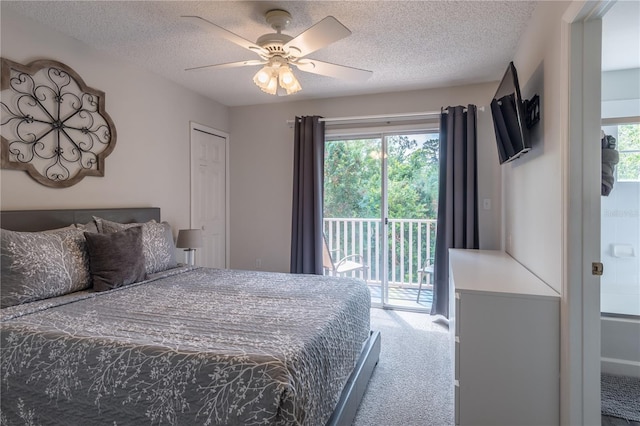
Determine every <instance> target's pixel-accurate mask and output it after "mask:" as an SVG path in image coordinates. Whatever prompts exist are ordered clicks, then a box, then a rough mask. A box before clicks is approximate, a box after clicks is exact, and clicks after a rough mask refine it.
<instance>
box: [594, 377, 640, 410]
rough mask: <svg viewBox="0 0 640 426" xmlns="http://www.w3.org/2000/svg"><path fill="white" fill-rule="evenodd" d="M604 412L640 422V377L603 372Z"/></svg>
mask: <svg viewBox="0 0 640 426" xmlns="http://www.w3.org/2000/svg"><path fill="white" fill-rule="evenodd" d="M601 385H602V390H601V392H602V405H601V407H602V414H604V415H607V416H613V417H618V418H621V419H625V420H632V421H636V422H640V379H639V378H637V377H624V376H613V375H610V374H602V380H601Z"/></svg>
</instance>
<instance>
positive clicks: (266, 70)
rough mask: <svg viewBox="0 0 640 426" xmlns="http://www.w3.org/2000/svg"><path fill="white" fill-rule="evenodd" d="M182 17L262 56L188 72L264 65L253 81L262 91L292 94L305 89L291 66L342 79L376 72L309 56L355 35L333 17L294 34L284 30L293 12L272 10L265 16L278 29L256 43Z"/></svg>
mask: <svg viewBox="0 0 640 426" xmlns="http://www.w3.org/2000/svg"><path fill="white" fill-rule="evenodd" d="M182 17H183V18H187V19H189V20H190V21H191V22H193V23H195V24H197V25H199V26H200V27H202V28H204V29H205V30H207V31H209V32H211V33H213V34H216V35H218V36H221V37H224V38H226V39H227V40H229V41H231V42H233V43H235V44H237V45H238V46H241V47H244V48H245V49H248V50H250V51H252V52H254V53H256V54H257V55H258V56H259V57H260V59H255V60H248V61H240V62H229V63H225V64H214V65H203V66H198V67H193V68H187V69H186V71H194V70H203V69H210V68H233V67H245V66H259V65H262V69H260V71H258V72H257V73H256V75H255V76H254V77H253V81H254V83H255V84H256V85H257V86H258V87H259V88H260V89H262V91H264V92H266V93H269V94H271V95H275V94H278V95H284V94H285V92H286V94H287V95H290V94H292V93H295V92H298V91H299V90H301V89H302V87H301V86H300V83H299V82H298V80H297V79H296V77H295V75H294V74H293V72H292V71H291V68H290V66H291V65H293V66H295V67H297V68H298V69H299V70H301V71H305V72H309V73H313V74H320V75H325V76H329V77H335V78H341V79H352V80H365V79H367V78H369V76H371V74H373V72H371V71H367V70H363V69H359V68H352V67H347V66H344V65H336V64H332V63H329V62H323V61H318V60H316V59H310V58H306V56H307V55H309V54H311V53H313V52H315V51H316V50H318V49H322V48H323V47H325V46H328V45H329V44H331V43H333V42H336V41H338V40H340V39H343V38H345V37H347V36H349V35H351V31H349V29H348V28H347V27H345V26H344V25H342V23H340V21H338V20H337V19H336V18H334V17H333V16H327V17H326V18H324V19H323V20H321V21H320V22H318V23H317V24H315V25H313V26H312V27H310V28H308V29H307V30H305V31H304V32H303V33H302V34H300V35H298V36H296V37H291V36H289V35H287V34H283V33H282V30H284V29H285V28H286V27H287V25H288V24H289V23H290V22H291V15H290V14H289V12H287V11H286V10H281V9H274V10H269V11H268V12H267V13H266V14H265V19H266V21H267V23H268V24H269V25H271V28H273V29H274V30H275V31H276V32H275V33H269V34H264V35H262V36H260V37H259V38H258V40H256V42H255V43H254V42H252V41H249V40H247V39H244V38H242V37H240V36H239V35H237V34H234V33H232V32H231V31H228V30H226V29H224V28H222V27H220V26H218V25H216V24H214V23H213V22H211V21H208V20H206V19H204V18H201V17H200V16H182Z"/></svg>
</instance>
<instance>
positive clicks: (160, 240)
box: [93, 216, 178, 274]
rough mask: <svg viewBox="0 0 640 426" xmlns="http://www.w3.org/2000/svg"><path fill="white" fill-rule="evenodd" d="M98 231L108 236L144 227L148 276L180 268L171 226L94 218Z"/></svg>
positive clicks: (143, 237)
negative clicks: (128, 229)
mask: <svg viewBox="0 0 640 426" xmlns="http://www.w3.org/2000/svg"><path fill="white" fill-rule="evenodd" d="M93 219H94V221H95V223H96V227H97V228H98V231H99V232H101V233H105V234H108V233H110V232H118V231H121V230H123V229H127V228H131V227H133V226H142V253H143V255H144V262H145V263H144V264H145V268H146V270H147V274H154V273H156V272H161V271H165V270H167V269H171V268H175V267H176V266H178V262H177V261H176V245H175V243H174V242H173V232H172V231H171V225H169V224H168V223H167V222H162V223H158V222H156V221H155V220H150V221H149V222H145V223H126V224H123V223H117V222H111V221H110V220H106V219H102V218H99V217H95V216H94V218H93Z"/></svg>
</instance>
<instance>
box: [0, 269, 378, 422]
mask: <svg viewBox="0 0 640 426" xmlns="http://www.w3.org/2000/svg"><path fill="white" fill-rule="evenodd" d="M369 305H370V298H369V290H368V288H367V286H366V284H365V283H364V282H362V281H359V280H351V279H339V278H332V277H322V276H314V275H293V274H280V273H264V272H249V271H233V270H216V269H205V268H182V269H180V268H178V269H177V270H176V271H171V272H170V273H165V274H158V275H156V276H155V277H153V278H152V279H150V280H148V281H146V282H144V283H140V284H134V285H132V286H128V287H124V288H121V289H116V290H113V291H109V292H105V293H93V292H87V291H85V292H79V293H77V294H72V295H67V296H63V297H60V298H55V299H50V300H45V301H40V302H33V303H29V304H25V305H20V306H16V307H12V308H6V309H2V336H1V345H2V346H1V354H2V371H1V373H2V388H1V390H0V391H1V413H0V420H1V423H2V425H5V424H7V425H10V424H16V425H17V424H20V425H23V424H28V425H37V424H42V425H49V424H57V425H112V426H113V425H144V424H170V425H198V424H203V425H208V424H221V425H254V424H255V425H258V424H269V425H323V424H324V423H325V422H326V421H327V419H328V417H329V416H330V414H331V412H332V411H333V408H334V406H335V404H336V402H337V401H338V399H339V396H340V393H341V390H342V388H343V386H344V384H345V382H346V380H347V378H348V377H349V375H350V373H351V371H352V369H353V366H354V364H355V362H356V360H357V358H358V356H359V353H360V350H361V348H362V343H363V342H364V341H365V339H366V338H367V337H368V334H369Z"/></svg>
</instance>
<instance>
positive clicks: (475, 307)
mask: <svg viewBox="0 0 640 426" xmlns="http://www.w3.org/2000/svg"><path fill="white" fill-rule="evenodd" d="M449 265H450V275H449V276H450V280H451V288H452V290H451V291H452V294H451V297H450V299H451V306H450V312H449V316H450V318H449V320H450V323H449V327H450V330H452V333H454V339H453V342H454V345H455V349H454V350H455V356H454V360H455V420H456V424H460V425H492V426H496V425H505V426H506V425H508V426H514V425H536V426H540V425H544V426H552V425H558V424H559V422H560V296H559V294H558V293H557V292H556V291H554V290H553V289H552V288H551V287H549V286H547V285H546V284H545V283H544V282H542V281H541V280H540V279H539V278H537V277H536V276H535V275H533V274H532V273H531V272H529V271H528V270H527V269H526V268H524V267H523V266H522V265H520V264H519V263H518V262H516V261H515V260H514V259H513V258H511V257H510V256H509V255H508V254H506V253H504V252H501V251H490V250H458V249H452V250H450V251H449Z"/></svg>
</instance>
